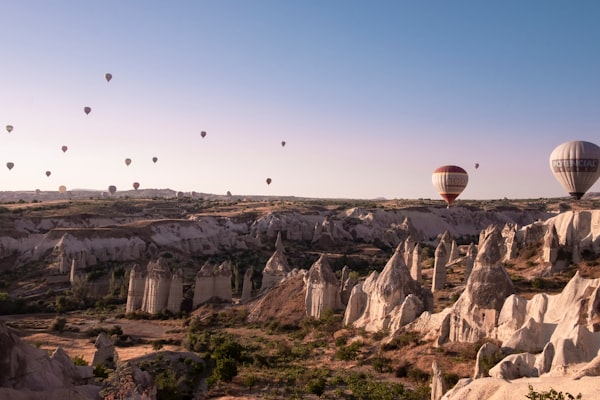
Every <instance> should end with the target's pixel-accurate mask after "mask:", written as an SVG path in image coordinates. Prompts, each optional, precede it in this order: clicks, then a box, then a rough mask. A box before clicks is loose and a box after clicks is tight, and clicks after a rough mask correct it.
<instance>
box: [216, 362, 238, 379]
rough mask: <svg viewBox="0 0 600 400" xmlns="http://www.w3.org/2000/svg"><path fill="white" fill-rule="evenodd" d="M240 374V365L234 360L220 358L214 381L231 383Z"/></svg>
mask: <svg viewBox="0 0 600 400" xmlns="http://www.w3.org/2000/svg"><path fill="white" fill-rule="evenodd" d="M237 374H238V363H237V361H236V360H234V359H232V358H228V357H227V358H218V359H217V361H216V366H215V369H214V371H213V379H216V380H218V381H223V382H231V381H232V380H233V378H234V377H235V376H236V375H237Z"/></svg>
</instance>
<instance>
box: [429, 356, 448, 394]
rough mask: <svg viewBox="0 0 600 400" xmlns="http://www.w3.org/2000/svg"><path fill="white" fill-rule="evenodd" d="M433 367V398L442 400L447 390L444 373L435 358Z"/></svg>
mask: <svg viewBox="0 0 600 400" xmlns="http://www.w3.org/2000/svg"><path fill="white" fill-rule="evenodd" d="M431 369H432V370H433V374H432V377H431V400H440V399H441V398H442V396H443V395H444V393H446V390H447V389H446V382H445V381H444V375H443V374H442V370H441V369H440V366H439V365H438V363H437V361H435V360H433V363H432V364H431Z"/></svg>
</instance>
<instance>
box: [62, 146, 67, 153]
mask: <svg viewBox="0 0 600 400" xmlns="http://www.w3.org/2000/svg"><path fill="white" fill-rule="evenodd" d="M60 149H61V150H62V151H63V153H66V152H67V150H69V148H68V147H67V146H63V147H61V148H60Z"/></svg>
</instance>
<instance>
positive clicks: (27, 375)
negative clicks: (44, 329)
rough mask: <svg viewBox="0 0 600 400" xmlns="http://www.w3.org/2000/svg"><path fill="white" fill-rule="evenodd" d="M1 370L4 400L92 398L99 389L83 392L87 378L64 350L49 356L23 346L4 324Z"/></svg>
mask: <svg viewBox="0 0 600 400" xmlns="http://www.w3.org/2000/svg"><path fill="white" fill-rule="evenodd" d="M0 370H1V371H2V373H0V398H5V399H13V398H14V399H19V398H23V399H37V398H39V399H46V398H49V399H58V398H72V399H90V398H95V397H92V396H93V395H94V392H95V393H96V394H97V393H98V390H99V389H100V388H99V387H98V388H96V389H95V390H94V391H92V394H91V395H90V396H88V395H86V394H85V391H80V386H79V385H82V384H84V383H85V382H84V377H83V376H82V374H80V373H79V370H78V369H77V367H75V366H74V365H73V362H72V361H71V359H70V358H69V357H68V356H67V355H66V353H65V352H64V351H63V350H62V349H57V350H56V351H55V352H54V353H53V355H52V357H50V356H49V355H48V353H47V352H46V351H45V350H42V349H38V348H35V347H33V346H31V345H28V344H26V343H23V342H22V341H21V340H20V339H19V338H18V337H17V336H16V335H15V334H13V333H12V332H11V331H10V330H9V329H8V328H7V327H6V325H4V323H3V322H0ZM19 396H21V397H19ZM57 396H63V397H57Z"/></svg>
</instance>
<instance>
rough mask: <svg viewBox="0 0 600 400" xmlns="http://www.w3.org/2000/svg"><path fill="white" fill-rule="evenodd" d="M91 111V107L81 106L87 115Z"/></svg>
mask: <svg viewBox="0 0 600 400" xmlns="http://www.w3.org/2000/svg"><path fill="white" fill-rule="evenodd" d="M91 111H92V108H91V107H83V112H84V113H85V114H86V115H87V114H89V113H90V112H91Z"/></svg>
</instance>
